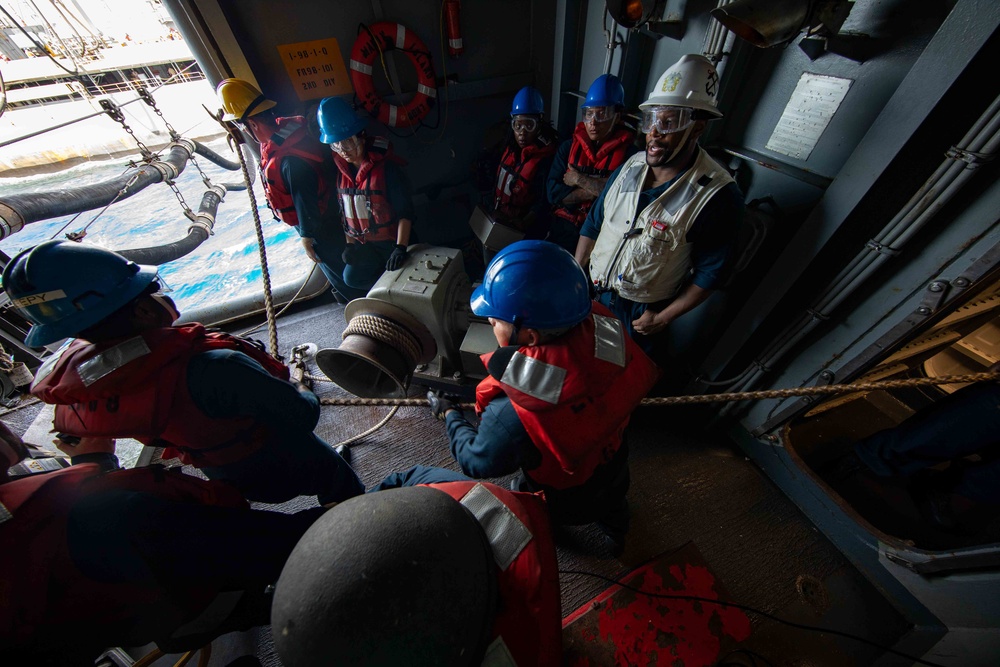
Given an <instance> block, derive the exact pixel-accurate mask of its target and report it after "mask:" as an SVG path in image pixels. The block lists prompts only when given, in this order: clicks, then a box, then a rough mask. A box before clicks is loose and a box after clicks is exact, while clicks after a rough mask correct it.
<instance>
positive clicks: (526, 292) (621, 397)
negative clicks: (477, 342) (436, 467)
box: [428, 241, 659, 548]
mask: <svg viewBox="0 0 1000 667" xmlns="http://www.w3.org/2000/svg"><path fill="white" fill-rule="evenodd" d="M471 305H472V311H473V312H474V313H475V314H476V315H478V316H480V317H485V318H488V319H489V323H490V324H491V325H492V327H493V333H494V335H495V336H496V339H497V343H499V345H500V348H499V349H498V350H497V351H495V352H493V353H490V354H487V355H483V363H485V364H486V367H487V370H488V371H489V375H488V376H487V378H486V379H485V380H483V381H482V382H481V383H480V384H479V386H478V387H477V389H476V412H477V413H479V415H480V418H481V421H480V424H479V428H478V429H477V428H476V427H475V426H473V425H472V424H470V423H469V421H468V420H466V418H465V416H464V415H463V414H462V412H461V411H460V410H458V409H457V408H456V407H455V403H454V401H453V400H452V399H450V398H448V397H445V396H443V395H440V394H437V393H434V392H431V393H430V394H428V399H429V400H430V402H431V410H432V412H433V413H434V414H435V416H437V417H439V418H441V419H444V420H445V424H446V427H447V431H448V438H449V440H450V442H451V451H452V455H453V456H454V457H455V459H456V460H457V461H458V463H459V465H460V466H461V468H462V471H463V472H464V473H465V474H467V475H469V476H471V477H476V478H481V477H500V476H502V475H507V474H509V473H513V472H515V471H517V470H518V469H520V470H521V476H520V478H519V480H518V483H517V484H518V490H521V491H545V495H546V499H547V500H548V503H549V507H550V509H551V512H552V518H553V520H554V521H555V522H557V523H564V524H584V523H591V522H594V521H596V522H598V525H599V527H600V528H601V529H602V530H603V531H604V532H605V534H606V535H607V536H608V537H609V538H611V540H612V541H613V542H614V546H615V547H616V548H620V547H621V546H622V545H623V543H624V537H625V532H626V531H627V530H628V506H627V503H626V500H625V493H626V491H627V490H628V486H629V473H628V448H627V447H626V445H625V442H624V440H623V433H624V430H625V426H626V425H627V424H628V421H629V416H630V415H631V413H632V410H633V408H635V407H636V406H637V405H638V404H639V401H640V400H641V399H642V398H643V396H645V395H646V392H647V391H649V389H650V388H651V387H652V386H653V384H654V383H655V381H656V379H657V376H658V374H659V373H658V371H657V369H656V366H655V365H654V364H653V363H652V362H651V361H650V360H649V359H648V358H647V357H646V355H645V354H643V352H642V351H641V350H640V349H639V348H638V346H637V345H636V344H635V343H634V342H633V341H632V340H631V338H629V336H628V334H627V333H626V332H625V329H624V327H623V326H622V324H621V322H619V321H618V320H617V319H615V318H614V317H613V316H612V315H611V312H610V311H608V310H607V309H606V308H604V307H603V306H601V305H600V304H597V303H594V302H593V301H591V300H590V296H589V292H588V284H587V277H586V275H585V274H584V273H583V270H582V269H581V268H580V266H579V265H578V264H577V263H576V261H575V260H574V259H573V256H572V255H570V254H569V253H568V252H566V251H565V250H563V249H562V248H560V247H559V246H557V245H555V244H554V243H550V242H548V241H518V242H517V243H514V244H512V245H509V246H507V247H506V248H504V249H502V250H501V251H500V252H499V253H497V255H496V257H494V258H493V261H492V262H490V265H489V266H488V267H487V269H486V275H485V277H484V279H483V282H482V284H481V285H480V286H479V287H477V288H476V290H475V291H474V292H473V295H472V301H471Z"/></svg>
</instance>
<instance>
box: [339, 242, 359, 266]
mask: <svg viewBox="0 0 1000 667" xmlns="http://www.w3.org/2000/svg"><path fill="white" fill-rule="evenodd" d="M357 256H358V244H357V243H348V244H347V245H345V246H344V252H343V253H341V255H340V258H341V259H342V260H344V264H354V262H355V260H356V258H357Z"/></svg>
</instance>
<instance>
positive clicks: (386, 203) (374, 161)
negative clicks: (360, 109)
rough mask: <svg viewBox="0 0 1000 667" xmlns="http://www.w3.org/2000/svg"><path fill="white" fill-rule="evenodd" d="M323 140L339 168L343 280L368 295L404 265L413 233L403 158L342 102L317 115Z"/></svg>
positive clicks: (335, 100) (329, 102)
mask: <svg viewBox="0 0 1000 667" xmlns="http://www.w3.org/2000/svg"><path fill="white" fill-rule="evenodd" d="M316 118H317V122H318V123H319V130H320V136H319V138H320V141H322V142H323V143H325V144H330V149H331V150H332V151H333V161H334V164H336V166H337V171H338V174H339V176H338V179H337V194H338V196H339V201H340V208H341V213H342V215H343V216H344V230H345V232H346V234H347V245H346V246H345V247H344V262H345V263H346V267H345V269H344V280H346V281H347V283H348V285H350V286H351V287H352V288H354V289H360V290H362V291H364V292H365V293H367V292H368V290H369V289H371V286H372V285H374V284H375V281H377V280H378V279H379V277H380V276H381V275H382V272H383V270H384V271H397V270H399V269H400V268H402V266H403V262H404V261H405V260H406V252H407V247H408V246H409V244H410V234H411V232H412V230H413V202H412V200H411V197H410V186H409V183H408V181H407V180H406V175H405V174H404V173H403V170H402V169H401V168H400V165H399V162H400V160H399V158H397V157H395V156H394V155H393V153H392V146H391V145H390V144H389V141H388V140H387V139H385V138H384V137H375V136H372V137H369V136H368V133H367V132H365V126H366V125H367V124H368V122H367V121H366V120H365V119H364V118H361V117H360V116H358V115H357V114H355V113H354V109H352V108H351V105H350V104H348V103H347V101H346V100H343V99H341V98H339V97H327V98H326V99H324V100H323V101H322V102H320V103H319V108H318V109H317V110H316Z"/></svg>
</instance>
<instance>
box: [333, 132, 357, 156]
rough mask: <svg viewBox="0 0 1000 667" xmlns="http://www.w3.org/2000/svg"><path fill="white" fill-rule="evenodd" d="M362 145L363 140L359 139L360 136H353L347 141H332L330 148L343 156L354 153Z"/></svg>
mask: <svg viewBox="0 0 1000 667" xmlns="http://www.w3.org/2000/svg"><path fill="white" fill-rule="evenodd" d="M364 143H365V140H364V139H362V138H361V135H360V134H355V135H354V136H353V137H348V138H347V139H343V140H341V141H334V142H333V143H331V144H330V148H332V149H333V150H335V151H337V152H338V153H340V154H341V155H343V154H345V153H350V152H352V151H356V150H357V149H359V148H361V146H362V144H364Z"/></svg>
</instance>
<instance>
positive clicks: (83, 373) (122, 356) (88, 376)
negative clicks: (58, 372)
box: [76, 336, 149, 387]
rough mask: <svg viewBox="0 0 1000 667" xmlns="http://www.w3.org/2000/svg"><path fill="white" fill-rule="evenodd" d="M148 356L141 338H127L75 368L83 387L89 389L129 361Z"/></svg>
mask: <svg viewBox="0 0 1000 667" xmlns="http://www.w3.org/2000/svg"><path fill="white" fill-rule="evenodd" d="M147 354H149V345H147V344H146V341H145V339H143V337H142V336H136V337H134V338H129V339H128V340H126V341H124V342H121V343H118V344H117V345H115V346H114V347H109V348H108V349H106V350H104V352H101V353H100V354H98V355H97V356H95V357H93V358H91V359H88V360H87V361H85V362H83V363H82V364H80V365H79V366H77V367H76V372H77V373H79V374H80V379H81V380H83V384H84V386H87V387H89V386H90V385H92V384H94V383H95V382H97V381H98V380H100V379H101V378H102V377H104V376H105V375H108V374H109V373H112V372H114V371H116V370H118V369H119V368H121V367H122V366H124V365H125V364H127V363H129V362H130V361H134V360H136V359H138V358H139V357H142V356H145V355H147Z"/></svg>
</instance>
